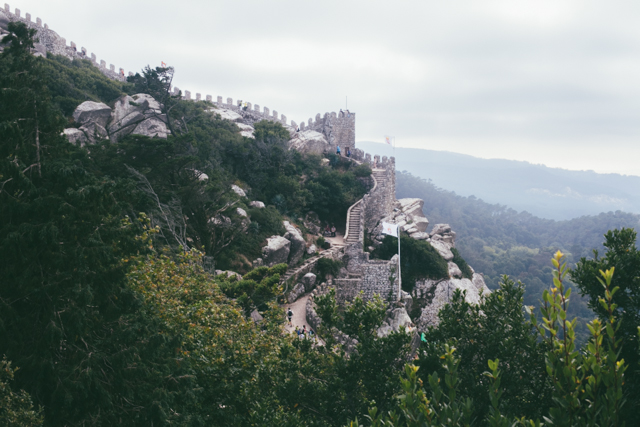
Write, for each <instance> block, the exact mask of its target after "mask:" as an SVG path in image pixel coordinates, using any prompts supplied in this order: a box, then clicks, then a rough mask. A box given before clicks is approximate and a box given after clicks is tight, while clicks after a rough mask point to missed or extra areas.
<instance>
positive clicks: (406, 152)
mask: <svg viewBox="0 0 640 427" xmlns="http://www.w3.org/2000/svg"><path fill="white" fill-rule="evenodd" d="M357 147H358V148H361V149H363V150H365V151H366V152H370V153H379V154H381V155H387V156H391V155H394V154H393V153H394V150H393V148H392V147H391V146H389V145H386V144H382V143H377V142H370V141H362V142H358V143H357ZM395 157H396V167H397V170H398V171H403V170H406V171H407V172H410V173H411V174H413V175H416V176H419V177H421V178H424V179H427V180H431V181H432V182H433V184H435V185H436V186H438V187H441V188H443V189H446V190H449V191H454V192H456V193H457V194H459V195H462V196H475V197H477V198H479V199H482V200H484V201H485V202H488V203H499V204H503V205H507V206H509V207H510V208H513V209H515V210H518V211H527V212H529V213H531V214H533V215H535V216H538V217H540V218H547V219H554V220H566V219H571V218H577V217H580V216H584V215H597V214H599V213H601V212H611V211H614V212H615V211H618V210H620V211H624V212H631V213H640V177H638V176H629V175H618V174H599V173H596V172H593V171H570V170H565V169H558V168H549V167H546V166H544V165H535V164H531V163H528V162H521V161H514V160H503V159H480V158H477V157H473V156H469V155H465V154H458V153H452V152H448V151H435V150H424V149H416V148H396V149H395Z"/></svg>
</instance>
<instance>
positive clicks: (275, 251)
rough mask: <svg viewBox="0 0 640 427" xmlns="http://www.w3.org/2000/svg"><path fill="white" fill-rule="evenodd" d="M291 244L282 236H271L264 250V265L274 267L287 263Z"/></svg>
mask: <svg viewBox="0 0 640 427" xmlns="http://www.w3.org/2000/svg"><path fill="white" fill-rule="evenodd" d="M290 247H291V242H290V241H289V240H287V239H285V238H284V237H281V236H271V237H269V238H268V239H267V246H265V247H264V248H262V260H263V263H264V265H266V266H268V267H273V266H274V265H276V264H282V263H286V262H287V261H288V259H289V252H290Z"/></svg>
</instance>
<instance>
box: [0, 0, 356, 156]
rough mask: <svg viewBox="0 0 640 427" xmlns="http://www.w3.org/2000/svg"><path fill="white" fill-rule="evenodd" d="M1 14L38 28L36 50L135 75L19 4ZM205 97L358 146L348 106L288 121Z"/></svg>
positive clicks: (251, 118)
mask: <svg viewBox="0 0 640 427" xmlns="http://www.w3.org/2000/svg"><path fill="white" fill-rule="evenodd" d="M2 15H4V16H6V17H7V19H8V20H9V21H14V22H15V21H19V22H23V23H24V24H25V25H26V26H27V27H29V28H33V29H35V30H36V32H37V38H38V43H36V51H37V52H38V54H41V55H46V54H47V52H50V53H52V54H54V55H63V56H66V57H67V58H69V59H76V58H77V59H87V60H89V61H91V63H92V64H93V65H95V66H96V67H97V68H98V69H99V70H100V72H102V74H104V75H105V76H107V77H109V78H111V79H114V80H119V81H126V77H127V76H133V75H134V73H133V72H131V71H129V72H128V73H126V75H125V71H124V69H123V68H116V66H115V65H113V64H108V65H107V61H105V60H104V59H100V60H98V57H97V56H96V54H95V53H93V52H92V53H88V51H87V49H86V48H84V47H80V48H79V49H78V45H77V44H76V43H75V42H73V41H70V42H69V43H68V44H67V40H66V39H65V38H63V37H61V36H60V35H59V34H58V33H56V32H55V31H53V30H51V29H50V28H49V26H48V25H47V24H46V23H45V24H43V22H42V19H40V18H36V20H35V22H34V21H33V20H32V15H31V14H30V13H26V14H25V15H24V17H23V16H22V12H21V11H20V9H18V8H16V9H14V12H13V13H12V12H11V8H10V6H9V5H8V4H6V3H5V5H4V9H0V17H1V16H2ZM0 22H1V21H0ZM1 33H2V28H0V34H1ZM179 93H180V89H179V88H177V87H174V88H173V94H174V95H178V94H179ZM192 94H193V92H191V91H189V90H185V91H183V92H182V98H183V99H185V100H191V101H202V100H203V96H202V94H201V93H195V96H193V95H192ZM204 99H205V100H206V101H208V102H211V103H212V104H214V105H215V106H217V107H219V108H225V109H228V110H232V111H234V112H237V113H238V114H240V115H241V116H242V117H243V118H244V120H245V122H248V123H247V124H253V123H255V122H257V121H260V120H269V121H273V122H279V123H281V124H283V125H285V126H291V127H292V128H294V129H298V128H299V129H300V130H301V131H306V130H313V131H316V132H319V133H322V134H323V135H324V136H325V137H326V139H327V141H328V142H329V144H330V145H331V146H332V147H336V146H338V145H339V146H341V147H342V148H343V149H344V150H345V152H346V149H347V148H350V149H351V150H354V149H355V119H356V115H355V113H352V112H350V111H348V110H347V111H342V110H340V111H339V112H331V113H328V112H327V113H324V114H320V113H318V114H316V115H315V119H314V118H309V119H308V120H307V121H306V122H305V121H301V122H300V124H299V125H298V123H297V122H296V121H294V120H291V121H288V119H287V116H285V115H284V114H279V113H278V111H277V110H271V109H270V108H269V107H262V109H261V108H260V105H258V104H252V103H251V102H243V101H242V100H237V101H236V102H234V101H233V99H232V98H227V100H226V102H223V98H222V96H217V97H216V101H215V102H214V101H213V97H212V96H211V95H205V96H204Z"/></svg>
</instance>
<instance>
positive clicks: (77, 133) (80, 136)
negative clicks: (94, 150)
mask: <svg viewBox="0 0 640 427" xmlns="http://www.w3.org/2000/svg"><path fill="white" fill-rule="evenodd" d="M63 133H64V136H66V137H67V139H68V140H69V142H70V143H72V144H75V145H80V146H83V145H84V144H85V143H86V142H87V136H86V135H85V134H84V132H82V131H81V130H80V129H76V128H69V129H65V130H64V131H63Z"/></svg>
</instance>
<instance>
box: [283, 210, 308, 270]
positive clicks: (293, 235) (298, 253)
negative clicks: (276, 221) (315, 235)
mask: <svg viewBox="0 0 640 427" xmlns="http://www.w3.org/2000/svg"><path fill="white" fill-rule="evenodd" d="M282 223H283V224H284V228H285V229H286V230H287V232H286V233H285V235H284V238H285V239H287V240H289V241H290V242H291V251H290V252H289V265H296V264H297V263H298V261H300V259H302V256H303V255H304V251H305V250H306V249H307V242H305V240H304V237H302V233H300V230H298V229H297V228H295V227H294V226H293V225H291V224H290V223H289V221H283V222H282Z"/></svg>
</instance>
